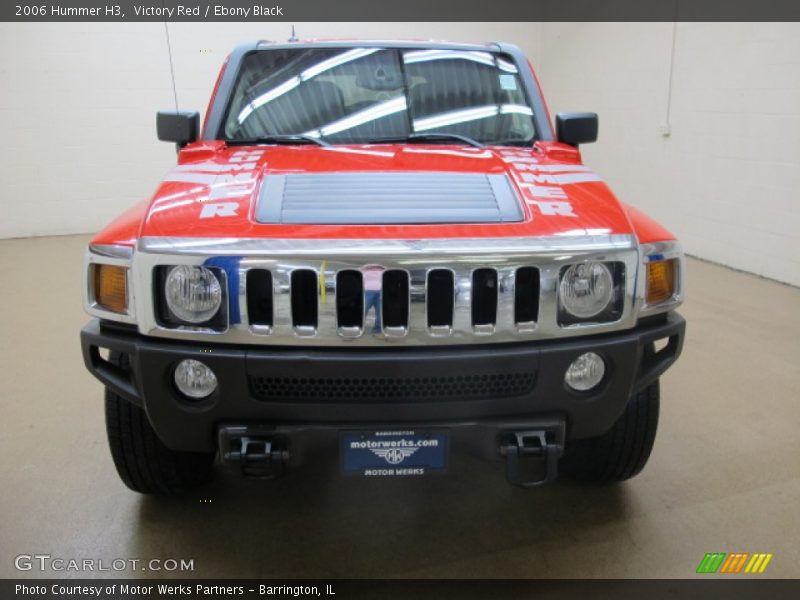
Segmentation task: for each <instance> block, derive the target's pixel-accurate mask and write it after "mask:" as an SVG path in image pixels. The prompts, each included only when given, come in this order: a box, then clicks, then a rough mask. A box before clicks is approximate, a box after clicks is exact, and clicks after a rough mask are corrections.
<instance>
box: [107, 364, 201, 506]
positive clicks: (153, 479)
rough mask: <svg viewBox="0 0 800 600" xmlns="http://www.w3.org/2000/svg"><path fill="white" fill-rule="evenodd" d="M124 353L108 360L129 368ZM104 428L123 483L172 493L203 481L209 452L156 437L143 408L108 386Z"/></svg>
mask: <svg viewBox="0 0 800 600" xmlns="http://www.w3.org/2000/svg"><path fill="white" fill-rule="evenodd" d="M127 358H128V357H127V356H126V355H118V354H117V355H113V356H112V357H111V361H112V362H114V363H116V364H117V365H118V366H120V367H122V368H126V369H127V368H129V365H128V360H127ZM105 405H106V432H107V433H108V445H109V448H110V449H111V457H112V458H113V459H114V466H115V467H116V468H117V473H118V474H119V477H120V479H122V481H123V483H124V484H125V485H127V486H128V487H129V488H130V489H132V490H133V491H135V492H139V493H141V494H152V495H156V496H175V495H178V494H181V493H184V492H187V491H189V490H191V489H193V488H196V487H197V486H199V485H201V484H203V483H204V482H206V481H207V480H208V479H209V478H210V476H211V468H212V466H213V464H214V454H213V453H199V452H177V451H175V450H170V449H169V448H167V447H166V446H165V445H164V443H163V442H162V441H161V440H160V439H159V438H158V436H157V435H156V432H155V431H154V430H153V427H152V425H150V421H148V420H147V415H146V414H145V412H144V410H143V409H141V408H139V407H138V406H136V405H134V404H131V403H130V402H128V401H127V400H125V399H124V398H122V397H120V396H118V395H117V394H115V393H114V392H112V391H111V390H108V389H106V392H105Z"/></svg>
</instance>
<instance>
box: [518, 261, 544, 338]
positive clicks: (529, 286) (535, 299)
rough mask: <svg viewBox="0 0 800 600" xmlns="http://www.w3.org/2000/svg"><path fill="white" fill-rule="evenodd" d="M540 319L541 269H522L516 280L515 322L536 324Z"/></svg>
mask: <svg viewBox="0 0 800 600" xmlns="http://www.w3.org/2000/svg"><path fill="white" fill-rule="evenodd" d="M538 319H539V269H537V268H536V267H521V268H519V269H517V273H516V276H515V278H514V322H515V323H518V324H519V323H535V322H536V321H537V320H538Z"/></svg>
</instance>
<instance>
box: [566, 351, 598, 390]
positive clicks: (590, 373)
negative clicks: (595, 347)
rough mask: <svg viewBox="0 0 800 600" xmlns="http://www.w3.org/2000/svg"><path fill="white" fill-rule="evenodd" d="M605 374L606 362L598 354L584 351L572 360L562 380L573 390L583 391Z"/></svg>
mask: <svg viewBox="0 0 800 600" xmlns="http://www.w3.org/2000/svg"><path fill="white" fill-rule="evenodd" d="M605 374H606V363H605V362H603V359H602V358H600V355H599V354H595V353H594V352H586V353H585V354H581V355H580V356H579V357H578V358H576V359H575V360H573V361H572V364H571V365H570V366H569V368H568V369H567V372H566V373H565V374H564V381H566V382H567V385H568V386H569V387H571V388H572V389H573V390H577V391H579V392H585V391H587V390H590V389H592V388H593V387H595V386H596V385H597V384H599V383H600V382H601V381H602V380H603V376H604V375H605Z"/></svg>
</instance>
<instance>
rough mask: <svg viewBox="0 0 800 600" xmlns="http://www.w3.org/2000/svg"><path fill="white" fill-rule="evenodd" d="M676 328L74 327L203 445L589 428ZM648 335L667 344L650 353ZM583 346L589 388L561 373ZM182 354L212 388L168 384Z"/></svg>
mask: <svg viewBox="0 0 800 600" xmlns="http://www.w3.org/2000/svg"><path fill="white" fill-rule="evenodd" d="M684 330H685V321H684V320H683V318H681V317H680V316H679V315H678V314H676V313H670V314H668V315H666V316H663V317H659V318H651V319H650V320H648V321H647V322H643V323H640V324H639V326H637V327H636V328H634V329H632V330H628V331H625V332H620V333H612V334H604V335H595V336H591V337H588V336H587V337H582V338H572V339H567V340H548V341H538V342H528V343H519V344H503V345H496V346H491V345H486V346H471V347H464V346H461V347H447V348H440V347H436V348H416V349H406V348H387V349H383V348H381V349H373V350H363V349H355V348H336V349H323V348H320V349H297V348H279V347H274V348H263V347H261V348H257V347H230V346H225V345H212V346H206V345H199V344H186V343H181V342H173V341H166V340H160V339H155V338H148V337H144V336H141V335H139V334H137V333H136V332H135V331H131V330H125V329H123V328H119V327H111V326H106V325H105V324H102V325H101V323H100V322H98V321H96V320H94V321H91V322H90V323H89V324H87V325H86V327H84V329H83V330H82V331H81V345H82V349H83V357H84V361H85V363H86V367H87V368H88V369H89V371H90V372H91V373H92V374H93V375H94V376H95V377H97V378H98V379H99V380H100V381H101V382H102V383H103V384H105V385H106V386H107V387H108V388H109V389H111V390H113V391H114V392H115V393H117V394H119V395H120V396H122V397H123V398H125V399H127V400H128V401H130V402H132V403H134V404H137V405H139V406H142V407H143V408H144V409H145V411H146V412H147V415H148V418H149V420H150V422H151V423H152V425H153V428H154V429H155V430H156V432H157V433H158V435H159V437H160V438H161V439H162V441H163V442H164V443H165V444H166V445H167V446H168V447H170V448H172V449H175V450H185V451H214V450H216V447H217V438H216V436H217V430H218V427H219V426H220V425H222V424H230V423H237V424H241V423H244V424H247V423H253V424H259V426H268V427H273V428H280V429H288V430H295V431H305V432H319V433H324V432H328V433H329V434H330V435H331V436H334V437H335V435H334V434H335V432H336V431H337V430H339V429H341V428H345V427H348V428H352V427H365V428H370V427H386V426H407V425H415V426H433V425H444V426H448V427H451V428H453V429H459V430H462V431H463V432H465V433H466V432H468V431H470V428H472V429H473V430H475V431H478V430H480V431H484V430H489V431H494V430H495V429H496V425H498V424H523V425H524V424H526V423H534V422H539V421H542V420H545V421H548V422H561V423H563V424H564V426H565V427H564V431H565V436H566V439H567V440H571V439H580V438H586V437H593V436H597V435H600V434H602V433H604V432H606V431H608V430H609V429H610V428H611V426H612V425H613V423H614V421H615V420H616V419H617V418H618V417H619V415H620V414H621V413H622V411H623V409H624V408H625V405H626V403H627V401H628V398H629V397H630V396H631V394H632V393H634V392H636V391H637V390H639V389H641V388H643V387H644V386H646V385H648V384H649V383H651V382H652V381H653V380H655V379H656V378H657V377H658V376H659V375H661V374H662V373H663V372H664V371H665V370H666V369H667V368H669V366H670V365H671V364H672V363H673V362H674V361H675V360H676V359H677V358H678V356H679V354H680V352H681V348H682V345H683V337H684ZM657 340H665V341H667V343H666V345H665V346H663V347H662V348H661V349H660V350H658V351H657V352H655V353H653V352H651V351H650V350H649V348H650V347H651V345H652V344H653V343H654V342H655V341H657ZM100 348H106V349H109V350H112V351H117V352H121V353H123V354H126V355H128V356H129V359H130V360H129V362H130V368H129V369H121V368H119V367H117V366H115V365H113V364H111V363H110V362H108V361H106V360H104V359H103V358H101V355H100V351H99V349H100ZM589 350H591V351H594V352H597V353H598V354H600V355H601V356H602V357H603V358H604V359H605V361H606V365H607V371H606V377H605V379H604V381H603V382H602V383H601V384H600V386H599V387H598V388H597V389H595V390H592V391H591V392H589V393H576V392H574V391H571V390H570V389H568V388H567V387H566V386H565V384H564V372H565V370H566V369H567V366H568V365H569V364H570V362H571V361H572V360H574V359H575V358H576V357H577V356H578V355H579V354H581V353H583V352H587V351H589ZM184 358H195V359H197V360H201V361H202V362H204V363H205V364H206V365H208V366H209V367H210V368H211V369H213V370H214V372H215V374H216V376H217V379H218V382H219V388H218V390H217V392H215V393H214V394H212V396H211V397H210V398H208V399H205V400H203V401H201V402H188V401H186V400H185V399H184V398H182V396H181V395H180V393H179V392H178V391H177V390H176V389H175V387H174V385H173V384H172V374H173V370H174V368H175V365H176V364H177V363H178V361H180V360H181V359H184ZM503 426H505V425H503ZM476 428H477V429H476ZM496 450H497V446H496V444H495V445H494V446H493V449H492V452H493V453H494V454H496Z"/></svg>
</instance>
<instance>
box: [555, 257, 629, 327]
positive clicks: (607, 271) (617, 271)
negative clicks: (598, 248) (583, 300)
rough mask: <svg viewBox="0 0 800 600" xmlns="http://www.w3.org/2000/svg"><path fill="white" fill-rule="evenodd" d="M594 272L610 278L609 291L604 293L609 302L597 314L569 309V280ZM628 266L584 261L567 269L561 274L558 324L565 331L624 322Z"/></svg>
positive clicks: (614, 262) (564, 268)
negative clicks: (580, 272) (589, 270)
mask: <svg viewBox="0 0 800 600" xmlns="http://www.w3.org/2000/svg"><path fill="white" fill-rule="evenodd" d="M587 267H588V268H592V269H594V268H595V267H597V268H598V269H599V270H598V271H596V272H598V273H603V274H604V275H603V276H604V277H607V278H608V281H607V283H606V284H605V285H606V287H607V291H606V292H603V297H604V299H605V302H604V303H602V306H600V307H599V308H598V309H597V310H595V311H591V312H581V311H580V310H578V309H577V308H576V307H575V306H573V307H572V308H570V307H569V300H568V298H567V296H566V294H565V291H566V287H565V286H566V284H567V281H568V280H567V277H570V276H571V275H573V274H574V273H575V271H576V270H578V269H585V268H587ZM625 280H626V278H625V263H623V262H620V261H600V260H597V261H584V262H580V263H570V264H566V265H563V266H562V267H561V269H560V271H559V274H558V292H557V296H558V324H559V326H561V327H569V326H575V325H586V324H590V323H613V322H615V321H618V320H619V319H621V318H622V314H623V310H624V304H625Z"/></svg>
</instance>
